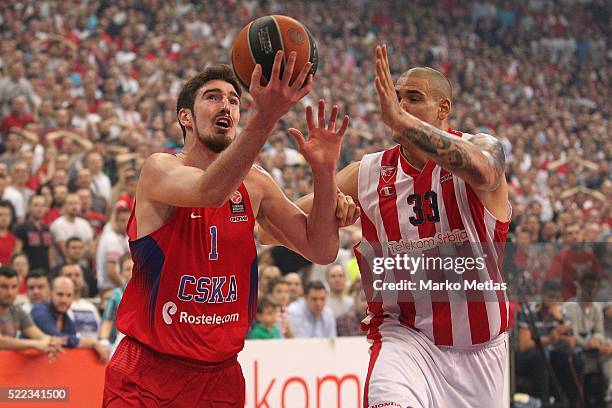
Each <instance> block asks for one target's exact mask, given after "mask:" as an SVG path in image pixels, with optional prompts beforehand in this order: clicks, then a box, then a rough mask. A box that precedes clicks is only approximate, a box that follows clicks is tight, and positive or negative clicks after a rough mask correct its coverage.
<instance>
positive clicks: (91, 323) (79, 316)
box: [68, 299, 101, 340]
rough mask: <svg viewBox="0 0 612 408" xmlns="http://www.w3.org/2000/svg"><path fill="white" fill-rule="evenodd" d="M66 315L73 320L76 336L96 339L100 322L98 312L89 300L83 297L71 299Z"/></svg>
mask: <svg viewBox="0 0 612 408" xmlns="http://www.w3.org/2000/svg"><path fill="white" fill-rule="evenodd" d="M68 317H70V319H71V320H72V321H73V322H74V325H75V327H76V332H77V336H79V337H80V338H82V339H94V340H96V339H97V338H98V331H99V330H100V324H101V319H100V313H99V312H98V309H96V307H95V306H94V305H93V304H92V303H91V302H89V301H87V300H85V299H79V300H74V301H72V305H71V306H70V309H68Z"/></svg>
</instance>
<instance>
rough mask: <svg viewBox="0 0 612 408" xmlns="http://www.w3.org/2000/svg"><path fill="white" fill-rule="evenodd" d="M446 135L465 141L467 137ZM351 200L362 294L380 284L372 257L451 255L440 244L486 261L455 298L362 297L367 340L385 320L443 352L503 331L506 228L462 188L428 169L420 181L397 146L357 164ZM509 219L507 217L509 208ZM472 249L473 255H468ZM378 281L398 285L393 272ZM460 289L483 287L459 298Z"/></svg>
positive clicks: (422, 294)
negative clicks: (355, 199) (356, 207)
mask: <svg viewBox="0 0 612 408" xmlns="http://www.w3.org/2000/svg"><path fill="white" fill-rule="evenodd" d="M452 133H453V134H455V135H457V136H460V137H463V138H464V139H465V138H470V137H472V135H468V134H461V133H459V132H452ZM358 195H359V204H360V206H361V224H362V232H363V240H362V242H361V244H360V246H359V248H356V250H355V252H356V255H357V259H358V261H359V267H360V272H361V277H362V281H363V282H364V288H372V285H373V282H374V280H376V279H380V277H381V275H379V274H377V273H373V272H372V266H371V265H372V259H371V258H372V257H373V256H376V257H396V255H398V254H405V253H408V254H411V256H414V255H415V254H419V253H426V254H427V255H432V254H434V255H439V256H442V255H444V254H446V253H445V252H444V251H457V250H456V247H455V246H452V247H451V246H450V245H443V244H457V243H459V242H470V243H480V244H464V246H463V247H464V248H465V247H467V248H468V249H469V250H470V251H471V252H472V253H473V254H478V253H480V252H479V251H482V252H484V254H485V257H484V258H482V260H483V265H484V267H483V268H472V269H470V270H468V271H466V272H465V273H464V274H463V275H460V279H461V280H462V281H463V283H462V284H461V289H460V290H456V289H455V288H456V287H453V289H452V290H451V289H449V290H438V291H435V294H434V292H432V291H431V290H417V291H413V290H406V291H403V292H401V291H396V292H394V293H395V294H394V295H393V294H391V293H385V294H384V295H383V297H382V298H376V297H373V295H369V296H368V316H367V317H366V319H365V320H364V322H363V323H364V325H365V328H367V329H368V331H369V335H368V336H369V338H370V339H371V340H374V341H377V340H380V339H381V337H382V335H381V333H380V330H379V327H380V325H381V324H382V323H383V322H384V321H388V320H389V319H395V320H396V321H399V322H400V323H401V324H402V325H403V326H408V327H411V328H413V329H416V330H418V331H420V332H422V333H423V334H424V335H426V336H427V337H428V338H429V339H430V340H431V341H432V342H433V343H434V344H436V345H446V346H466V345H476V344H481V343H485V342H488V341H490V340H492V339H495V338H496V337H497V336H499V335H500V334H502V333H504V332H505V331H506V330H507V329H508V328H509V326H510V324H511V322H510V313H509V302H508V297H507V295H506V291H505V290H504V289H503V288H504V286H505V284H504V283H503V279H502V275H501V262H502V255H503V243H505V241H506V235H507V232H508V226H509V221H506V222H502V221H499V220H497V219H496V218H495V217H494V216H493V215H492V214H491V213H490V212H489V211H488V210H487V209H486V208H484V206H483V204H482V203H481V202H480V200H479V199H478V197H477V196H476V193H475V192H474V191H473V189H472V188H471V187H470V186H469V185H468V184H467V183H465V181H464V180H462V179H460V178H459V177H457V176H454V175H452V174H451V173H449V172H448V171H446V170H444V169H442V168H441V167H440V166H438V165H436V164H435V163H434V162H433V161H429V162H427V164H426V165H425V167H424V169H423V170H422V172H420V173H419V172H418V171H417V170H416V169H414V168H413V167H412V166H410V164H409V163H408V162H407V161H406V159H405V158H404V157H403V156H402V155H401V148H400V146H396V147H394V148H391V149H388V150H386V151H383V152H378V153H373V154H368V155H365V156H364V157H363V159H362V160H361V164H360V167H359V193H358ZM508 211H509V213H510V212H511V208H510V204H508ZM494 243H497V244H496V245H495V244H494ZM473 246H476V247H477V248H480V249H477V250H476V252H474V251H475V250H474V248H472V247H473ZM449 248H450V249H449ZM435 251H437V252H435ZM460 251H462V250H460ZM366 252H367V254H366ZM454 255H457V252H454ZM366 258H368V259H366ZM378 273H380V271H379V272H378ZM391 274H395V276H392V275H391ZM445 274H446V275H445ZM451 274H452V275H457V273H451ZM389 275H391V276H389ZM447 275H448V272H439V271H435V270H434V271H432V270H427V269H426V268H423V269H421V270H418V271H416V273H415V274H414V275H413V276H411V275H410V274H407V276H408V280H414V281H415V282H416V281H422V282H427V281H433V282H441V281H445V282H446V281H447V280H448V276H447ZM382 276H383V277H385V276H386V278H387V279H389V278H391V280H395V282H399V281H400V279H399V277H400V276H402V277H404V275H402V274H401V272H398V271H397V270H392V271H389V270H386V271H385V272H384V275H382ZM465 282H472V284H473V283H474V282H478V283H482V284H485V283H486V284H487V285H488V286H486V288H484V286H481V287H478V288H473V287H471V286H470V287H467V289H466V290H463V289H464V288H466V286H465V285H464V283H465ZM393 296H395V297H393Z"/></svg>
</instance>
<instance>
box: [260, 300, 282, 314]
mask: <svg viewBox="0 0 612 408" xmlns="http://www.w3.org/2000/svg"><path fill="white" fill-rule="evenodd" d="M277 306H278V305H277V304H276V302H275V301H273V300H272V299H270V298H268V297H265V296H264V297H261V298H259V300H258V301H257V313H263V312H265V311H266V309H267V308H269V307H277Z"/></svg>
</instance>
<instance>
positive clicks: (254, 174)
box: [247, 164, 274, 184]
mask: <svg viewBox="0 0 612 408" xmlns="http://www.w3.org/2000/svg"><path fill="white" fill-rule="evenodd" d="M247 180H249V181H252V182H255V183H258V184H260V183H265V184H267V183H270V182H271V183H274V178H273V177H272V175H271V174H270V173H269V172H268V171H267V170H266V169H264V168H263V167H261V166H260V165H259V164H253V165H251V170H249V173H248V174H247Z"/></svg>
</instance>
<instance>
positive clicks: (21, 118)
mask: <svg viewBox="0 0 612 408" xmlns="http://www.w3.org/2000/svg"><path fill="white" fill-rule="evenodd" d="M32 122H34V116H32V115H31V114H30V113H28V101H27V99H26V97H25V96H24V95H17V96H15V97H14V98H13V100H12V101H11V111H10V113H9V114H8V115H6V116H4V117H3V118H2V124H0V133H2V135H4V136H8V134H9V132H10V131H11V130H12V129H13V128H17V129H23V128H24V127H25V126H26V125H27V124H28V123H32Z"/></svg>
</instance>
